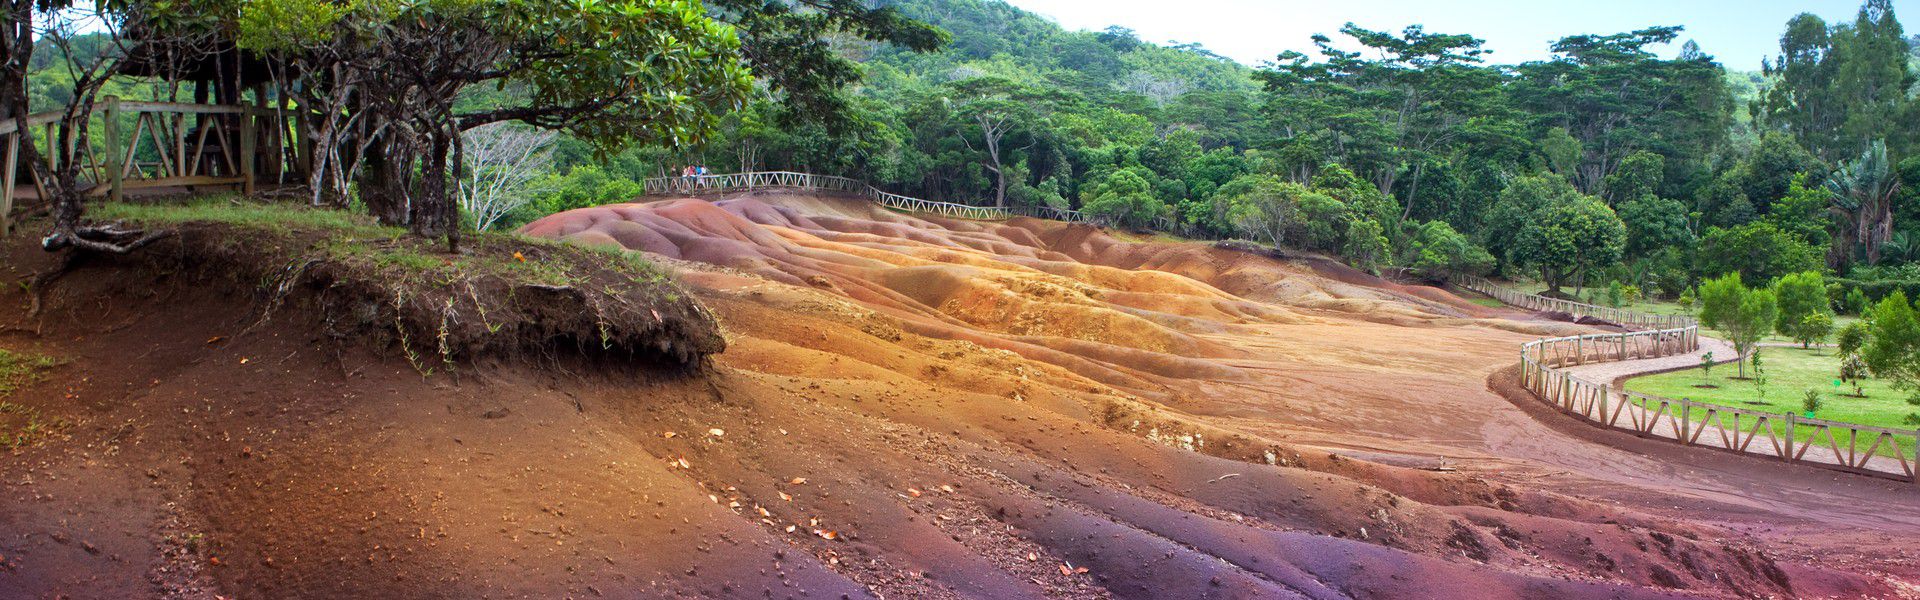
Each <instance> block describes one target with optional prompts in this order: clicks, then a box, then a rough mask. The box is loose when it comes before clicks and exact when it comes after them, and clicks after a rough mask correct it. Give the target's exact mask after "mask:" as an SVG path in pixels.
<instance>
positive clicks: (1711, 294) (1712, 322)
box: [1700, 273, 1779, 378]
mask: <svg viewBox="0 0 1920 600" xmlns="http://www.w3.org/2000/svg"><path fill="white" fill-rule="evenodd" d="M1778 317H1779V307H1778V306H1776V305H1775V304H1774V296H1773V292H1772V291H1771V290H1765V289H1757V290H1756V289H1751V288H1748V287H1747V286H1746V284H1744V283H1741V282H1740V274H1739V273H1728V274H1726V275H1723V276H1721V277H1720V278H1718V279H1712V280H1708V281H1707V282H1706V283H1703V284H1700V323H1701V324H1703V325H1706V326H1707V327H1710V328H1713V329H1717V330H1720V332H1721V333H1723V334H1725V335H1726V336H1727V341H1728V342H1730V343H1732V344H1733V350H1734V353H1735V356H1736V360H1735V363H1737V364H1738V365H1739V366H1740V375H1739V376H1740V377H1741V378H1745V377H1746V376H1747V370H1746V359H1747V357H1748V356H1751V355H1752V354H1753V350H1754V348H1755V347H1757V346H1758V345H1759V343H1760V339H1761V338H1764V337H1766V336H1767V334H1768V333H1771V332H1772V331H1773V323H1774V321H1775V320H1776V319H1777V318H1778Z"/></svg>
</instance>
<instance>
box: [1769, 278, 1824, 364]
mask: <svg viewBox="0 0 1920 600" xmlns="http://www.w3.org/2000/svg"><path fill="white" fill-rule="evenodd" d="M1773 294H1774V297H1775V299H1776V300H1775V301H1776V302H1777V303H1778V304H1779V307H1780V310H1779V313H1780V314H1779V316H1778V317H1776V318H1775V319H1774V322H1773V323H1774V325H1773V328H1774V330H1776V331H1779V332H1780V333H1781V334H1783V335H1786V336H1787V337H1790V338H1793V339H1794V340H1796V341H1799V342H1800V345H1801V347H1809V346H1811V345H1812V344H1813V343H1814V342H1818V341H1820V340H1823V339H1826V337H1827V336H1828V335H1829V334H1832V333H1833V306H1832V303H1831V302H1829V301H1828V300H1827V282H1826V279H1824V278H1822V277H1821V276H1820V273H1819V272H1818V271H1805V272H1801V273H1789V274H1787V275H1784V276H1781V277H1780V279H1778V280H1776V281H1774V283H1773Z"/></svg>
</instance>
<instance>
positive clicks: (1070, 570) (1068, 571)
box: [1060, 565, 1073, 576]
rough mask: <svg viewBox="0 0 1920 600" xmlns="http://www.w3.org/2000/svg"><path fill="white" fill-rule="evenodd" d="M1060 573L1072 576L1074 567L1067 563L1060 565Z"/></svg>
mask: <svg viewBox="0 0 1920 600" xmlns="http://www.w3.org/2000/svg"><path fill="white" fill-rule="evenodd" d="M1060 574H1061V575H1068V576H1071V575H1073V568H1072V567H1069V566H1066V565H1060Z"/></svg>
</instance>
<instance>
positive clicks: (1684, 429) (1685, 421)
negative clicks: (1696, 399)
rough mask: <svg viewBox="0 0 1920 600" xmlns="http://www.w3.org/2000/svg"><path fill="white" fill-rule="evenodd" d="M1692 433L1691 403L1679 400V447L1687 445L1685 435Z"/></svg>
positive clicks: (1684, 399) (1683, 399)
mask: <svg viewBox="0 0 1920 600" xmlns="http://www.w3.org/2000/svg"><path fill="white" fill-rule="evenodd" d="M1690 431H1693V403H1692V402H1690V401H1688V400H1687V399H1686V398H1681V399H1680V445H1682V446H1685V445H1687V437H1688V436H1687V433H1688V432H1690Z"/></svg>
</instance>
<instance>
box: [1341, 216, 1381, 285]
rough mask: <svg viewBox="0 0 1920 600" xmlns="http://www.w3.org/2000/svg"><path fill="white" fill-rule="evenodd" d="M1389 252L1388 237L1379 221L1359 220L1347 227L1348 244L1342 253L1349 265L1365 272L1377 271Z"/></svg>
mask: <svg viewBox="0 0 1920 600" xmlns="http://www.w3.org/2000/svg"><path fill="white" fill-rule="evenodd" d="M1387 251H1388V246H1387V236H1386V233H1385V231H1384V228H1382V227H1381V226H1380V223H1379V222H1378V221H1375V220H1373V219H1359V220H1356V221H1354V222H1353V223H1352V224H1349V225H1348V226H1347V243H1346V245H1345V246H1344V247H1342V248H1341V253H1342V254H1343V255H1345V256H1346V258H1347V262H1348V263H1349V264H1352V265H1353V266H1354V267H1357V268H1359V269H1361V270H1364V271H1369V272H1372V271H1375V270H1377V269H1378V268H1379V265H1380V261H1381V260H1382V259H1384V258H1386V256H1387Z"/></svg>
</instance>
